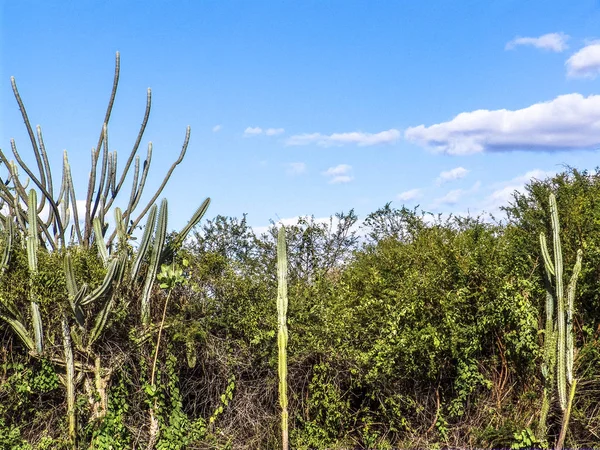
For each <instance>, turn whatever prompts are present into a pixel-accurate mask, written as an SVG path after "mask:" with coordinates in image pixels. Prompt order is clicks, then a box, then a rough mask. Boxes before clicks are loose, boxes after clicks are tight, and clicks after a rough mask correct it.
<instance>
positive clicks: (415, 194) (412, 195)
mask: <svg viewBox="0 0 600 450" xmlns="http://www.w3.org/2000/svg"><path fill="white" fill-rule="evenodd" d="M420 196H421V189H411V190H409V191H404V192H401V193H399V194H398V196H397V198H398V200H400V201H402V202H408V201H411V200H416V199H417V198H419V197H420Z"/></svg>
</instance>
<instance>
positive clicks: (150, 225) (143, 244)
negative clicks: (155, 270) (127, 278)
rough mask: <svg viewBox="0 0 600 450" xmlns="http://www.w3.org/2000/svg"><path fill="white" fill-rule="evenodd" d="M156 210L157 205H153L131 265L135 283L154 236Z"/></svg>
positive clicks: (132, 277)
mask: <svg viewBox="0 0 600 450" xmlns="http://www.w3.org/2000/svg"><path fill="white" fill-rule="evenodd" d="M156 210H157V207H156V205H152V208H151V209H150V212H149V213H148V219H147V220H146V227H145V228H144V233H143V234H142V240H141V241H140V246H139V248H138V251H137V254H136V256H135V261H134V262H133V266H132V267H131V279H132V281H133V282H134V283H135V282H136V280H137V277H138V275H139V272H140V267H141V264H142V262H143V261H144V258H145V257H146V254H147V252H148V248H149V245H150V238H151V236H152V233H154V228H155V226H156Z"/></svg>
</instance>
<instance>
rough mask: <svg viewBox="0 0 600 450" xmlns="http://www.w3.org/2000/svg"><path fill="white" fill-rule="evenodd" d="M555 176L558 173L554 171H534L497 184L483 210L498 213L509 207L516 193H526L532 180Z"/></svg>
mask: <svg viewBox="0 0 600 450" xmlns="http://www.w3.org/2000/svg"><path fill="white" fill-rule="evenodd" d="M555 174H556V172H552V171H545V170H541V169H533V170H530V171H528V172H526V173H524V174H523V175H519V176H518V177H515V178H512V179H510V180H507V181H504V182H500V183H495V184H494V185H493V186H491V188H492V189H493V190H492V193H491V194H489V195H488V196H487V197H486V198H485V200H484V202H483V208H482V209H484V210H486V211H487V212H490V213H495V212H498V211H499V210H500V207H501V206H508V204H509V203H510V202H511V201H512V200H513V196H514V193H515V191H519V192H524V191H525V185H526V184H528V183H530V182H531V180H533V179H536V180H544V179H546V178H548V177H551V176H554V175H555Z"/></svg>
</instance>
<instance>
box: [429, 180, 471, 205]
mask: <svg viewBox="0 0 600 450" xmlns="http://www.w3.org/2000/svg"><path fill="white" fill-rule="evenodd" d="M480 187H481V182H479V181H478V182H477V183H475V184H474V185H473V186H472V187H471V188H470V189H453V190H451V191H450V192H448V193H447V194H446V195H444V196H442V197H439V198H436V199H435V200H434V201H433V205H432V206H433V207H438V206H440V205H455V204H456V203H458V202H459V201H460V200H462V198H463V197H464V196H465V195H468V194H472V193H474V192H477V191H478V190H479V188H480Z"/></svg>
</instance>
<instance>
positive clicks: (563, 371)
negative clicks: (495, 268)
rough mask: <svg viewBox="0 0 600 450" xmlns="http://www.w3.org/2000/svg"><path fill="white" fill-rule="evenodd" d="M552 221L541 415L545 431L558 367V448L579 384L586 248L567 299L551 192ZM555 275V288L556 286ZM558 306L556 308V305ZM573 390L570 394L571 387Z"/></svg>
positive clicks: (544, 251)
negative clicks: (578, 310) (579, 299)
mask: <svg viewBox="0 0 600 450" xmlns="http://www.w3.org/2000/svg"><path fill="white" fill-rule="evenodd" d="M549 201H550V221H551V225H552V238H553V253H554V261H552V258H551V257H550V252H549V250H548V246H547V243H546V236H545V234H544V233H543V232H542V233H540V247H541V250H542V256H543V259H544V268H545V271H546V324H545V338H544V339H545V341H544V364H543V366H542V372H543V375H544V377H545V380H546V383H545V384H546V385H545V389H544V400H543V404H542V411H541V414H540V426H539V430H540V432H541V433H545V428H546V418H547V414H548V410H549V408H550V402H551V398H552V394H551V392H552V390H553V383H554V378H555V377H554V370H555V368H556V388H557V391H558V400H559V405H560V408H561V410H562V412H563V419H562V427H561V433H560V435H559V439H558V442H557V445H556V448H558V449H562V446H563V443H564V439H565V435H566V432H567V427H568V423H569V417H570V413H571V406H572V403H573V397H574V395H575V387H576V384H577V380H576V379H575V378H574V377H573V360H574V355H575V348H574V347H575V345H574V337H573V303H574V299H575V288H576V285H577V277H578V276H579V273H580V271H581V260H582V251H581V249H579V250H578V251H577V260H576V262H575V266H574V267H573V272H572V274H571V279H570V281H569V284H568V286H567V298H566V302H565V295H564V286H563V257H562V249H561V243H560V223H559V220H558V208H557V206H556V197H555V196H554V194H550V198H549ZM552 277H554V289H553V288H552V285H553V283H552ZM555 306H556V308H555ZM555 309H556V320H554V318H553V317H554V310H555ZM568 387H570V392H569V394H568V395H567V388H568Z"/></svg>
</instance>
